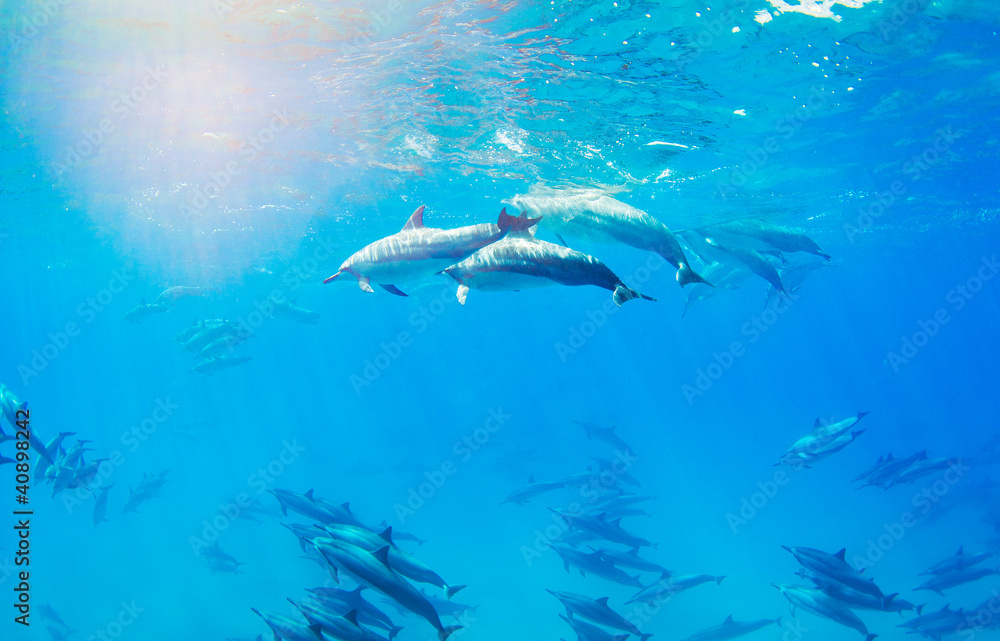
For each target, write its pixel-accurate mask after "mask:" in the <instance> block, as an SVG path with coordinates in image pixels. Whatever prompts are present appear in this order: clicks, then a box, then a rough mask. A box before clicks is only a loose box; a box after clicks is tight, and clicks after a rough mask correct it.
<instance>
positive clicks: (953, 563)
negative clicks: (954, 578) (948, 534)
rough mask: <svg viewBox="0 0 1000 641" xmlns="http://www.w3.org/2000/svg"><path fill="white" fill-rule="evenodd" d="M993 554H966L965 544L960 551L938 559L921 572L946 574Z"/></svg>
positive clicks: (979, 561)
mask: <svg viewBox="0 0 1000 641" xmlns="http://www.w3.org/2000/svg"><path fill="white" fill-rule="evenodd" d="M992 556H993V553H992V552H989V551H987V552H980V553H979V554H966V553H965V546H964V545H963V546H962V547H960V548H958V552H955V554H953V555H951V556H949V557H948V558H947V559H944V560H942V561H938V562H937V563H935V564H934V565H932V566H930V567H929V568H927V569H926V570H924V571H923V572H921V573H920V574H922V575H923V574H946V573H948V572H955V571H958V570H964V569H966V568H970V567H972V566H973V565H979V564H980V563H982V562H983V561H985V560H986V559H988V558H990V557H992Z"/></svg>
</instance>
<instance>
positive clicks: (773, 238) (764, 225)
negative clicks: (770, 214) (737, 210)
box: [699, 218, 830, 260]
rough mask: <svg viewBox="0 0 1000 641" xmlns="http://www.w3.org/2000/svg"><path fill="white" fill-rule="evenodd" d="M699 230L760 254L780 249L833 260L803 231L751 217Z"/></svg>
mask: <svg viewBox="0 0 1000 641" xmlns="http://www.w3.org/2000/svg"><path fill="white" fill-rule="evenodd" d="M699 231H701V232H703V233H706V234H709V235H712V236H714V237H716V238H720V239H722V240H723V242H729V243H731V244H746V245H747V246H750V247H753V248H754V249H757V250H758V251H759V250H762V249H763V250H767V249H777V250H779V251H784V252H806V253H808V254H815V255H816V256H821V257H822V258H824V259H825V260H830V256H829V255H828V254H826V253H824V252H823V251H822V250H821V249H820V248H819V245H817V244H816V243H815V241H813V239H811V238H809V237H808V236H806V235H805V234H803V233H802V232H800V231H797V230H795V229H792V228H790V227H782V226H780V225H775V224H773V223H769V222H767V221H766V220H760V219H753V218H747V219H744V220H735V221H732V222H728V223H721V224H718V225H711V226H709V227H702V228H701V229H699Z"/></svg>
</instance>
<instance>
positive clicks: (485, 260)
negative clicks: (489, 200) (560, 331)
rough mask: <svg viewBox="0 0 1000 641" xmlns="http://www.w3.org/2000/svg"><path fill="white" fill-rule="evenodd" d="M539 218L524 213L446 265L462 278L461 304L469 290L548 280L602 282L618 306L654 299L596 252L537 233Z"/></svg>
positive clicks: (525, 286)
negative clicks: (506, 230)
mask: <svg viewBox="0 0 1000 641" xmlns="http://www.w3.org/2000/svg"><path fill="white" fill-rule="evenodd" d="M537 220H538V219H529V218H527V217H526V215H525V214H523V213H522V214H521V217H520V218H518V219H517V223H516V225H515V229H513V230H512V231H511V233H510V234H508V235H507V237H506V238H504V239H503V240H499V241H497V242H495V243H493V244H491V245H489V246H487V247H484V248H483V249H480V250H479V251H477V252H476V253H475V254H473V255H472V256H470V257H468V258H466V259H465V260H463V261H461V262H459V263H457V264H455V265H452V266H450V267H448V268H447V269H445V270H444V273H446V274H448V275H449V276H451V277H452V278H454V279H455V280H456V281H457V282H458V292H457V296H458V300H459V302H460V303H462V304H463V305H464V304H465V299H466V296H467V295H468V293H469V289H478V290H481V291H518V290H521V289H528V288H533V287H547V286H549V285H571V286H578V285H596V286H597V287H603V288H604V289H607V290H609V291H611V292H613V300H614V302H615V304H616V305H618V306H619V307H621V305H622V303H624V302H625V301H627V300H631V299H633V298H645V299H646V300H655V299H652V298H650V297H649V296H645V295H643V294H640V293H639V292H637V291H635V290H633V289H631V288H629V287H628V286H627V285H625V283H623V282H622V280H621V279H620V278H619V277H618V276H617V275H615V273H614V272H612V271H611V269H610V268H608V266H607V265H605V264H604V263H602V262H601V261H600V260H598V259H596V258H594V257H593V256H590V255H588V254H584V253H583V252H579V251H576V250H575V249H570V248H569V247H564V246H562V245H556V244H555V243H549V242H546V241H544V240H538V239H537V238H535V237H533V236H532V235H531V233H530V232H529V231H528V227H530V226H531V225H534V224H535V223H536V222H537Z"/></svg>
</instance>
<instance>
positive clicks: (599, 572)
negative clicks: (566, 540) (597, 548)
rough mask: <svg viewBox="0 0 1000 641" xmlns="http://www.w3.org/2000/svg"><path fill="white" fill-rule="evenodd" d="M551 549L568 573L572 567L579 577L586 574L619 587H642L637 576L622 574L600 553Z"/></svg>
mask: <svg viewBox="0 0 1000 641" xmlns="http://www.w3.org/2000/svg"><path fill="white" fill-rule="evenodd" d="M552 549H553V550H555V551H556V554H558V555H559V557H560V558H561V559H562V561H563V569H565V570H566V571H567V572H569V566H570V565H572V566H574V567H575V568H576V569H578V570H579V571H580V575H581V576H584V577H586V576H587V572H590V573H591V574H593V575H595V576H600V577H604V578H605V579H608V580H609V581H614V582H615V583H618V584H620V585H628V586H632V587H635V588H641V587H642V581H641V580H640V579H639V576H638V575H636V576H630V575H628V574H626V573H625V572H624V570H622V569H621V568H618V567H615V564H614V563H612V562H611V561H609V560H608V559H605V558H604V555H603V554H602V553H601V552H590V553H587V552H582V551H580V550H574V549H573V548H567V547H563V546H560V545H553V546H552Z"/></svg>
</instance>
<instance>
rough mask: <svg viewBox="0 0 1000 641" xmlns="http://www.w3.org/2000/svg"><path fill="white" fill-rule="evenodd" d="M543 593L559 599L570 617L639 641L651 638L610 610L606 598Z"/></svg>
mask: <svg viewBox="0 0 1000 641" xmlns="http://www.w3.org/2000/svg"><path fill="white" fill-rule="evenodd" d="M545 591H546V592H548V593H549V594H551V595H552V596H554V597H555V598H557V599H559V601H560V602H561V603H562V604H563V606H565V608H566V613H567V614H568V615H570V616H574V615H575V616H580V617H583V618H584V619H587V620H589V621H593V622H594V623H598V624H600V625H603V626H604V627H606V628H614V629H616V630H623V631H625V632H630V633H632V634H634V635H635V636H637V637H639V638H640V639H641V641H646V639H647V638H649V637H651V636H653V635H652V634H643V633H642V632H641V631H640V630H639V628H637V627H636V625H635V624H634V623H632V622H631V621H629V620H628V619H626V618H625V617H623V616H622V615H620V614H618V613H617V612H615V611H614V610H612V609H611V606H609V605H608V597H601V598H600V599H591V598H590V597H587V596H584V595H582V594H576V593H574V592H557V591H555V590H545Z"/></svg>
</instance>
